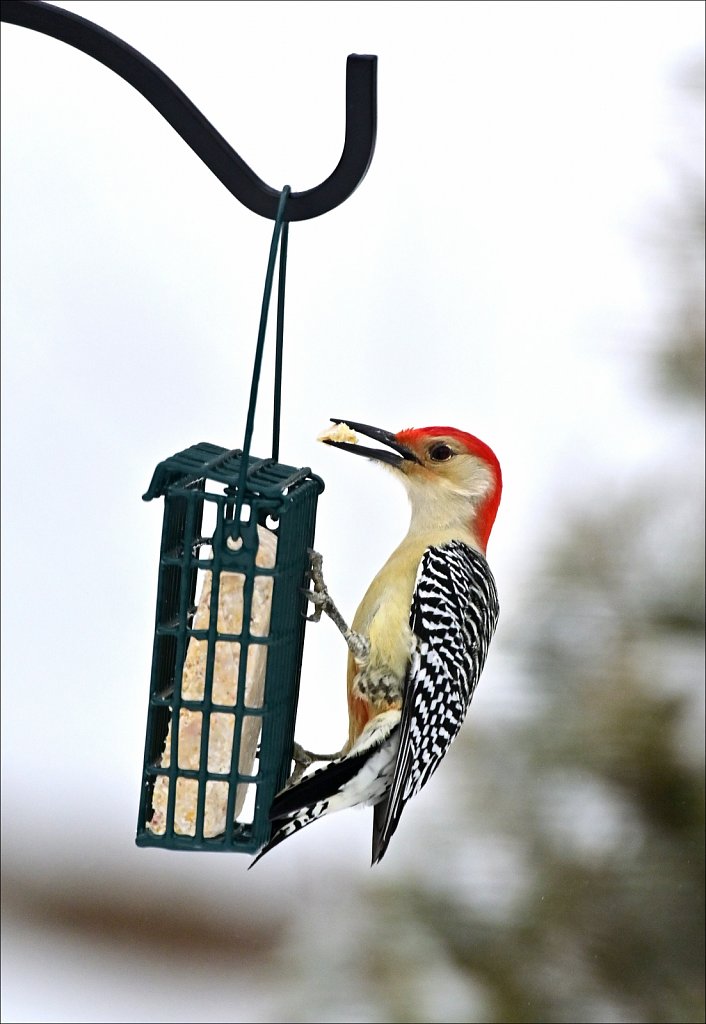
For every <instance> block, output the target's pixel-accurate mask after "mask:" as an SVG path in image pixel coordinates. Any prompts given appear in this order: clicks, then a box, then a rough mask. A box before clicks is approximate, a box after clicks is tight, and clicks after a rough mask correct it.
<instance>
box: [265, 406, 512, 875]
mask: <svg viewBox="0 0 706 1024" xmlns="http://www.w3.org/2000/svg"><path fill="white" fill-rule="evenodd" d="M332 422H333V423H335V424H343V421H342V420H333V421H332ZM346 425H347V426H349V427H351V428H352V429H353V430H354V431H356V432H358V433H360V434H364V435H365V436H366V437H370V438H372V439H373V440H376V441H379V442H381V443H382V444H385V445H386V446H387V448H388V449H390V450H384V449H378V448H367V447H363V446H362V445H360V444H358V443H357V442H356V443H351V442H350V441H340V440H334V439H333V438H331V437H327V436H324V437H323V438H322V440H324V441H326V443H328V444H331V445H333V446H334V447H336V448H341V449H343V450H344V451H349V452H354V453H355V454H356V455H364V456H367V457H368V458H371V459H375V460H377V461H379V462H383V463H386V464H387V465H389V466H391V467H392V469H393V471H394V472H395V475H397V476H399V477H400V478H401V480H402V482H403V483H404V484H405V486H406V488H407V492H408V494H409V498H410V502H411V506H412V518H411V522H410V527H409V531H408V533H407V536H406V537H405V538H404V540H403V541H402V543H401V544H400V545H399V547H398V548H397V549H396V550H395V551H394V552H393V553H392V555H391V556H390V558H389V559H388V560H387V562H386V563H385V565H384V566H383V568H382V569H381V570H380V572H379V573H378V574H377V576H376V577H375V579H374V580H373V581H372V583H371V584H370V586H369V588H368V590H367V593H366V594H365V597H364V598H363V600H362V602H361V604H360V607H359V608H358V611H357V612H356V614H355V617H354V619H353V622H352V625H351V627H350V628H349V627H348V626H347V625H346V623H345V621H344V619H343V617H342V616H341V614H340V612H339V611H338V609H337V608H336V606H335V604H334V603H333V601H332V600H331V597H330V595H329V593H328V589H327V588H326V585H325V583H324V581H323V576H322V574H321V558H320V556H318V555H316V554H313V556H312V566H311V573H310V575H311V579H312V581H313V583H314V590H313V591H308V592H307V593H308V596H309V597H310V599H311V600H312V601H313V603H314V604H315V606H316V611H315V613H314V615H313V616H312V618H313V619H314V620H316V619H318V618H319V617H320V615H321V613H322V612H325V613H326V614H327V615H328V616H329V617H330V618H331V619H332V620H333V621H334V623H335V624H336V625H337V627H338V628H339V629H340V631H341V633H342V634H343V636H344V637H345V639H346V642H347V644H348V648H349V657H348V710H349V735H348V741H347V743H346V745H345V747H344V748H343V751H342V752H341V754H340V755H337V756H336V757H335V758H334V759H333V760H331V761H330V763H329V764H326V765H325V766H323V767H319V768H315V769H307V772H306V773H305V774H304V775H303V776H302V777H301V779H300V780H299V781H298V782H296V783H295V784H293V785H290V786H288V787H287V788H285V789H284V790H282V792H281V793H279V794H278V795H277V796H276V797H275V799H274V802H273V804H272V808H271V811H270V817H271V819H272V821H273V822H274V825H275V831H274V833H273V835H272V838H271V839H270V841H269V842H268V843H267V845H266V846H265V847H264V848H263V849H262V850H261V851H260V853H259V854H258V857H257V858H256V860H257V859H259V857H262V856H263V854H265V853H266V852H267V851H268V850H270V849H272V847H273V846H276V845H277V844H278V843H281V842H282V840H283V839H286V838H287V837H288V836H290V835H292V834H293V833H294V832H297V831H299V830H300V829H301V828H304V827H305V826H306V825H309V824H311V822H313V821H316V819H317V818H320V817H321V816H322V815H324V814H327V813H331V812H332V811H335V810H339V809H342V808H344V807H353V806H356V805H373V806H374V825H373V864H375V863H377V862H378V861H379V860H380V859H381V858H382V856H383V855H384V853H385V850H386V849H387V845H388V843H389V841H390V838H391V836H392V835H393V833H394V831H395V829H396V828H397V825H398V822H399V819H400V815H401V813H402V810H403V809H404V806H405V804H406V803H407V801H408V800H409V799H410V798H411V797H412V796H414V795H415V794H416V793H418V792H419V790H420V789H421V788H422V786H424V785H425V784H426V782H427V781H428V780H429V778H430V777H431V775H432V774H433V773H434V772H435V771H436V769H437V768H438V766H439V764H440V762H441V759H442V758H443V756H444V754H445V753H446V751H447V749H448V747H449V745H450V743H451V742H452V740H453V739H454V738H455V736H456V734H457V733H458V730H459V728H460V727H461V724H462V722H463V720H464V718H465V716H466V712H467V710H468V706H469V704H470V701H471V697H472V696H473V691H474V689H475V686H476V683H477V682H478V678H479V676H480V674H481V671H482V669H483V665H484V663H485V659H486V655H487V653H488V645H489V643H490V640H491V637H492V635H493V632H494V630H495V625H496V622H497V617H498V598H497V592H496V589H495V581H494V580H493V576H492V574H491V572H490V569H489V567H488V563H487V562H486V560H485V557H484V556H485V550H486V545H487V543H488V537H489V536H490V531H491V529H492V527H493V523H494V521H495V516H496V513H497V510H498V505H499V502H500V494H501V491H502V477H501V473H500V465H499V463H498V460H497V458H496V457H495V455H494V454H493V452H492V451H491V450H490V448H489V447H488V446H487V445H486V444H484V443H483V442H482V441H479V440H478V438H476V437H474V436H473V435H472V434H466V433H464V432H463V431H461V430H456V429H454V428H452V427H424V428H421V429H415V430H402V431H400V433H398V434H391V433H388V432H387V431H384V430H380V429H378V428H377V427H369V426H366V425H365V424H361V423H350V424H346ZM333 433H334V434H335V431H333ZM344 433H345V432H344ZM353 436H355V435H353ZM253 863H255V861H253Z"/></svg>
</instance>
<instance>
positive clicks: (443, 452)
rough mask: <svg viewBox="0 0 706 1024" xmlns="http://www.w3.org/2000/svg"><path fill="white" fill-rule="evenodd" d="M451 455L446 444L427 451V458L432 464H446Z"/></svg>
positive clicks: (436, 445) (437, 445)
mask: <svg viewBox="0 0 706 1024" xmlns="http://www.w3.org/2000/svg"><path fill="white" fill-rule="evenodd" d="M453 454H454V453H453V451H452V449H451V448H449V446H448V445H447V444H435V445H434V447H433V448H430V449H429V458H430V459H431V460H432V461H433V462H447V461H448V460H449V459H450V458H451V457H452V456H453Z"/></svg>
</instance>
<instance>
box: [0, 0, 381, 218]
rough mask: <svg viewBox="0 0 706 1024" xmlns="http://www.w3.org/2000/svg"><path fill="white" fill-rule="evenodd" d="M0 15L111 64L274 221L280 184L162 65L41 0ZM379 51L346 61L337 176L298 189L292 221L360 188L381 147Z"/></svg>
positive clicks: (231, 186) (13, 0) (232, 188)
mask: <svg viewBox="0 0 706 1024" xmlns="http://www.w3.org/2000/svg"><path fill="white" fill-rule="evenodd" d="M0 20H2V21H7V22H9V23H10V24H12V25H21V26H23V27H24V28H31V29H34V30H35V31H36V32H43V33H44V34H45V35H48V36H53V37H54V38H55V39H60V40H61V41H62V42H64V43H68V44H69V45H70V46H74V47H76V49H78V50H82V51H83V52H84V53H87V54H88V55H89V57H94V58H95V59H96V60H98V61H100V62H101V64H105V66H106V67H108V68H110V70H111V71H114V72H115V73H116V75H120V77H121V78H124V79H125V81H126V82H129V84H130V85H132V86H133V87H134V88H135V89H137V91H138V92H140V93H142V95H143V96H144V97H145V99H146V100H148V101H149V102H150V103H151V104H152V106H153V107H155V108H156V109H157V110H158V111H159V113H160V114H161V115H162V117H164V118H165V119H166V120H167V121H168V122H169V124H170V125H171V126H172V128H174V130H175V131H176V132H178V133H179V135H181V137H182V139H183V140H184V142H186V144H187V145H188V146H190V147H191V149H193V151H194V153H196V155H197V156H198V157H200V158H201V160H203V162H204V163H205V164H206V166H207V167H208V168H209V169H210V170H211V171H213V173H214V174H215V175H216V177H217V178H218V179H219V180H220V181H221V182H222V183H223V184H224V185H225V187H226V188H227V189H228V191H229V192H231V193H232V194H233V195H234V196H235V197H236V199H239V200H240V202H241V203H243V205H244V206H247V207H248V209H249V210H252V211H253V213H257V214H259V215H260V216H261V217H269V218H270V220H275V218H276V216H277V206H278V203H279V197H280V192H281V190H279V189H274V188H270V186H269V185H267V184H265V182H264V181H262V179H261V178H259V177H258V176H257V174H255V172H254V171H253V170H252V169H251V168H250V167H248V165H247V164H246V163H245V161H244V160H243V159H242V157H240V156H238V154H237V153H236V151H235V150H234V149H233V147H232V146H230V145H229V144H228V143H227V142H226V140H225V139H224V138H223V136H222V135H221V134H220V133H219V132H217V131H216V129H215V128H214V127H213V125H212V124H211V123H210V121H207V120H206V118H205V117H204V116H203V114H202V113H201V111H200V110H198V109H197V108H196V107H195V106H194V104H193V103H192V102H191V100H190V99H189V97H188V96H186V95H185V94H184V93H183V92H182V91H181V89H180V88H179V87H178V86H177V85H175V83H174V82H172V80H171V78H168V77H167V76H166V75H165V74H164V72H163V71H160V69H159V68H158V67H157V66H156V64H153V63H152V61H150V60H147V58H146V57H144V56H143V55H142V54H141V53H140V52H139V51H138V50H135V49H134V47H132V46H129V45H128V43H126V42H124V41H123V40H122V39H119V38H118V37H117V36H115V35H113V34H112V32H107V31H106V30H105V29H104V28H101V27H100V25H95V24H94V23H93V22H92V21H88V20H87V19H86V18H81V17H79V15H77V14H72V13H71V12H70V11H65V10H63V8H61V7H54V6H53V4H48V3H44V2H43V0H2V6H1V9H0ZM376 127H377V57H374V56H360V55H358V54H351V55H350V56H349V57H348V61H347V64H346V138H345V143H344V146H343V153H342V154H341V159H340V160H339V162H338V165H337V166H336V168H335V170H334V171H333V173H332V174H330V175H329V177H328V178H326V180H325V181H322V182H321V184H320V185H317V186H316V187H315V188H310V189H307V191H306V192H292V194H291V196H290V198H289V201H288V203H287V212H286V219H287V220H288V221H293V220H309V219H310V218H311V217H319V216H320V215H321V214H322V213H327V212H328V211H329V210H333V209H334V207H336V206H339V205H340V204H341V203H342V202H344V201H345V200H346V199H347V198H348V196H349V195H351V193H352V192H353V191H354V190H355V189H356V188H357V187H358V185H359V184H360V183H361V181H362V180H363V178H364V177H365V174H366V172H367V170H368V167H369V166H370V161H371V160H372V158H373V152H374V151H375V134H376Z"/></svg>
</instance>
